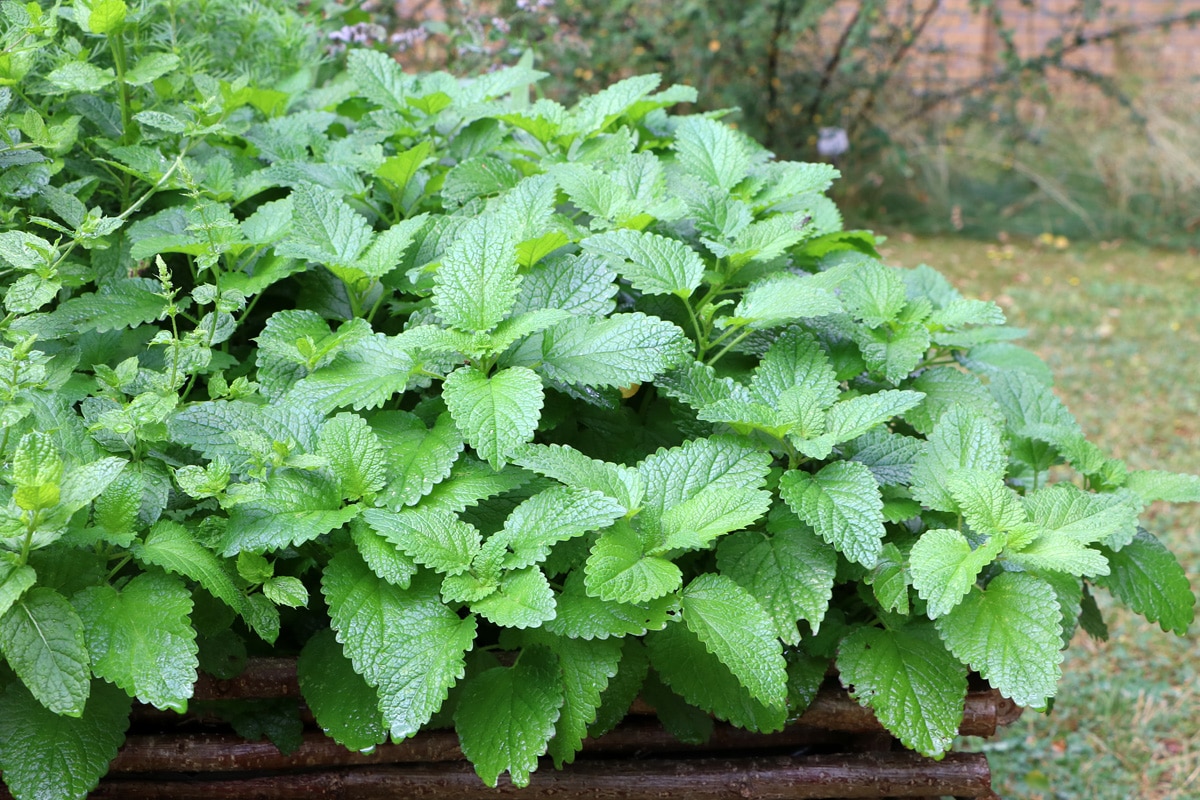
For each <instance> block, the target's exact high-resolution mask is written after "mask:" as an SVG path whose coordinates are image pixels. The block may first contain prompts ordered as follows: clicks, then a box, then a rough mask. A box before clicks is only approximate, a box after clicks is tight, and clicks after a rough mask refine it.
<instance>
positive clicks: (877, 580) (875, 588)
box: [864, 509, 912, 617]
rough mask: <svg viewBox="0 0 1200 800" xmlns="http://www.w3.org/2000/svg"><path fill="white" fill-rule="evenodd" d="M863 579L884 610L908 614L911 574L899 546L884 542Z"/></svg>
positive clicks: (903, 614)
mask: <svg viewBox="0 0 1200 800" xmlns="http://www.w3.org/2000/svg"><path fill="white" fill-rule="evenodd" d="M885 513H886V509H885ZM864 580H865V581H866V583H869V584H870V585H871V591H872V592H873V593H874V594H875V599H876V600H878V601H879V605H880V606H882V607H883V610H884V611H893V612H895V613H897V614H900V615H902V616H905V617H907V616H908V614H909V605H910V603H909V600H910V598H909V594H908V587H909V585H910V584H911V582H912V574H911V572H910V571H909V570H908V568H907V559H906V558H905V557H904V554H903V553H902V552H900V548H898V547H896V545H894V544H892V543H891V542H888V543H887V544H885V545H884V546H883V554H882V555H881V556H880V557H879V561H878V562H876V564H875V569H873V570H872V571H871V574H870V575H868V576H866V578H864Z"/></svg>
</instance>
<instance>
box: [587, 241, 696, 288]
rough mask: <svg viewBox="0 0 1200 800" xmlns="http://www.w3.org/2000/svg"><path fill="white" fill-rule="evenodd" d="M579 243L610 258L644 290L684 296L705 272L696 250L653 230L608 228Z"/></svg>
mask: <svg viewBox="0 0 1200 800" xmlns="http://www.w3.org/2000/svg"><path fill="white" fill-rule="evenodd" d="M579 246H580V247H582V248H583V251H584V252H585V253H593V254H595V255H598V256H603V257H605V258H607V259H609V261H610V262H612V263H613V265H614V266H615V267H616V269H617V272H618V273H620V275H621V277H623V278H625V279H626V280H628V281H629V283H630V284H631V285H632V286H633V288H634V289H637V290H638V291H639V292H642V293H643V294H674V295H678V296H680V297H683V298H687V297H688V296H689V295H691V293H692V292H693V291H694V290H695V289H696V287H697V286H699V285H700V279H701V277H702V276H703V275H704V262H703V261H701V260H700V256H699V255H697V254H696V251H695V250H693V249H692V248H690V247H688V246H687V245H686V244H684V243H683V242H681V241H679V240H678V239H669V238H667V237H666V236H659V235H658V234H655V233H645V232H640V231H631V230H628V229H626V230H618V231H610V232H608V233H602V234H599V235H596V236H589V237H588V238H587V239H584V240H583V241H582V242H580V243H579Z"/></svg>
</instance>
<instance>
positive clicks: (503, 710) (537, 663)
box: [454, 647, 564, 787]
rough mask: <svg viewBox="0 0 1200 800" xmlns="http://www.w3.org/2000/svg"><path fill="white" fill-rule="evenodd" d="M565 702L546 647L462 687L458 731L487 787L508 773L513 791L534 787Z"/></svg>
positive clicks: (530, 650) (555, 666)
mask: <svg viewBox="0 0 1200 800" xmlns="http://www.w3.org/2000/svg"><path fill="white" fill-rule="evenodd" d="M563 699H564V696H563V689H562V687H561V686H560V685H559V671H558V658H557V656H555V655H554V654H553V653H552V652H551V651H550V650H548V649H546V648H541V647H532V648H527V649H526V650H524V651H522V653H521V657H520V659H519V660H518V661H517V663H516V664H514V665H513V666H511V667H495V668H493V669H490V670H488V671H487V672H484V673H482V674H480V675H476V676H475V677H473V678H472V679H471V680H470V682H468V683H467V684H466V685H465V686H464V687H463V692H462V695H461V696H460V698H459V703H458V709H457V711H456V712H455V714H454V727H455V729H456V730H457V731H458V739H459V742H460V743H461V744H462V750H463V754H464V755H466V757H467V758H468V759H470V761H471V763H472V764H473V765H474V766H475V772H476V774H478V775H479V777H480V778H481V779H483V782H484V783H486V784H487V785H488V786H495V785H496V782H497V781H498V780H499V778H500V774H501V773H503V772H508V773H509V776H510V777H511V779H512V782H513V785H514V786H518V787H520V786H527V785H528V784H529V775H530V773H531V772H533V771H534V770H535V769H537V760H538V757H539V756H541V755H542V754H544V753H545V752H546V749H547V746H548V745H549V742H550V738H551V737H552V736H554V724H555V722H557V721H558V717H559V709H560V708H561V707H562V705H563Z"/></svg>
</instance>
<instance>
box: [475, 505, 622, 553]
mask: <svg viewBox="0 0 1200 800" xmlns="http://www.w3.org/2000/svg"><path fill="white" fill-rule="evenodd" d="M624 514H625V510H624V509H623V508H621V506H619V505H618V504H617V503H616V501H614V500H613V499H612V498H611V497H608V496H607V495H604V494H601V493H600V492H595V491H591V490H588V489H574V488H570V487H566V486H556V487H552V488H550V489H546V490H545V491H542V492H539V493H537V494H536V495H534V496H533V497H531V498H529V499H528V500H525V501H523V502H522V503H521V504H520V505H519V506H517V507H516V508H514V509H513V511H512V513H511V514H509V516H508V519H507V520H505V522H504V528H503V530H502V533H500V534H498V535H502V536H504V537H505V538H504V541H505V543H506V544H507V546H508V548H509V550H511V552H510V553H508V554H506V555H505V557H504V567H505V569H520V568H522V567H527V566H529V565H530V564H536V563H538V562H539V561H542V560H544V559H545V558H546V556H548V555H549V554H550V548H551V547H552V546H553V545H555V544H557V543H559V542H562V541H566V540H567V539H571V538H574V537H576V536H580V535H582V534H584V533H587V532H588V531H594V530H600V529H601V528H607V527H608V526H609V525H611V524H612V523H613V522H615V521H616V520H618V519H619V518H621V517H622V516H623V515H624Z"/></svg>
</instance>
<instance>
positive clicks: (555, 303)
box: [513, 253, 617, 317]
mask: <svg viewBox="0 0 1200 800" xmlns="http://www.w3.org/2000/svg"><path fill="white" fill-rule="evenodd" d="M616 295H617V273H615V272H613V270H612V268H611V267H610V266H609V265H608V262H607V261H606V260H605V259H603V258H600V257H599V256H590V255H585V254H574V253H572V254H569V255H563V256H553V257H551V258H547V259H544V260H542V261H541V262H539V263H537V264H534V265H533V267H531V268H530V269H529V271H528V272H526V273H525V280H524V281H522V282H521V291H520V294H519V295H518V296H517V303H516V305H515V306H514V307H513V313H521V312H527V311H535V310H537V309H541V308H555V309H560V310H562V311H567V312H570V313H572V314H575V315H577V316H581V317H590V316H596V317H604V316H608V315H609V314H611V313H612V312H613V309H614V308H615V307H616V303H615V302H614V298H615V297H616Z"/></svg>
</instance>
